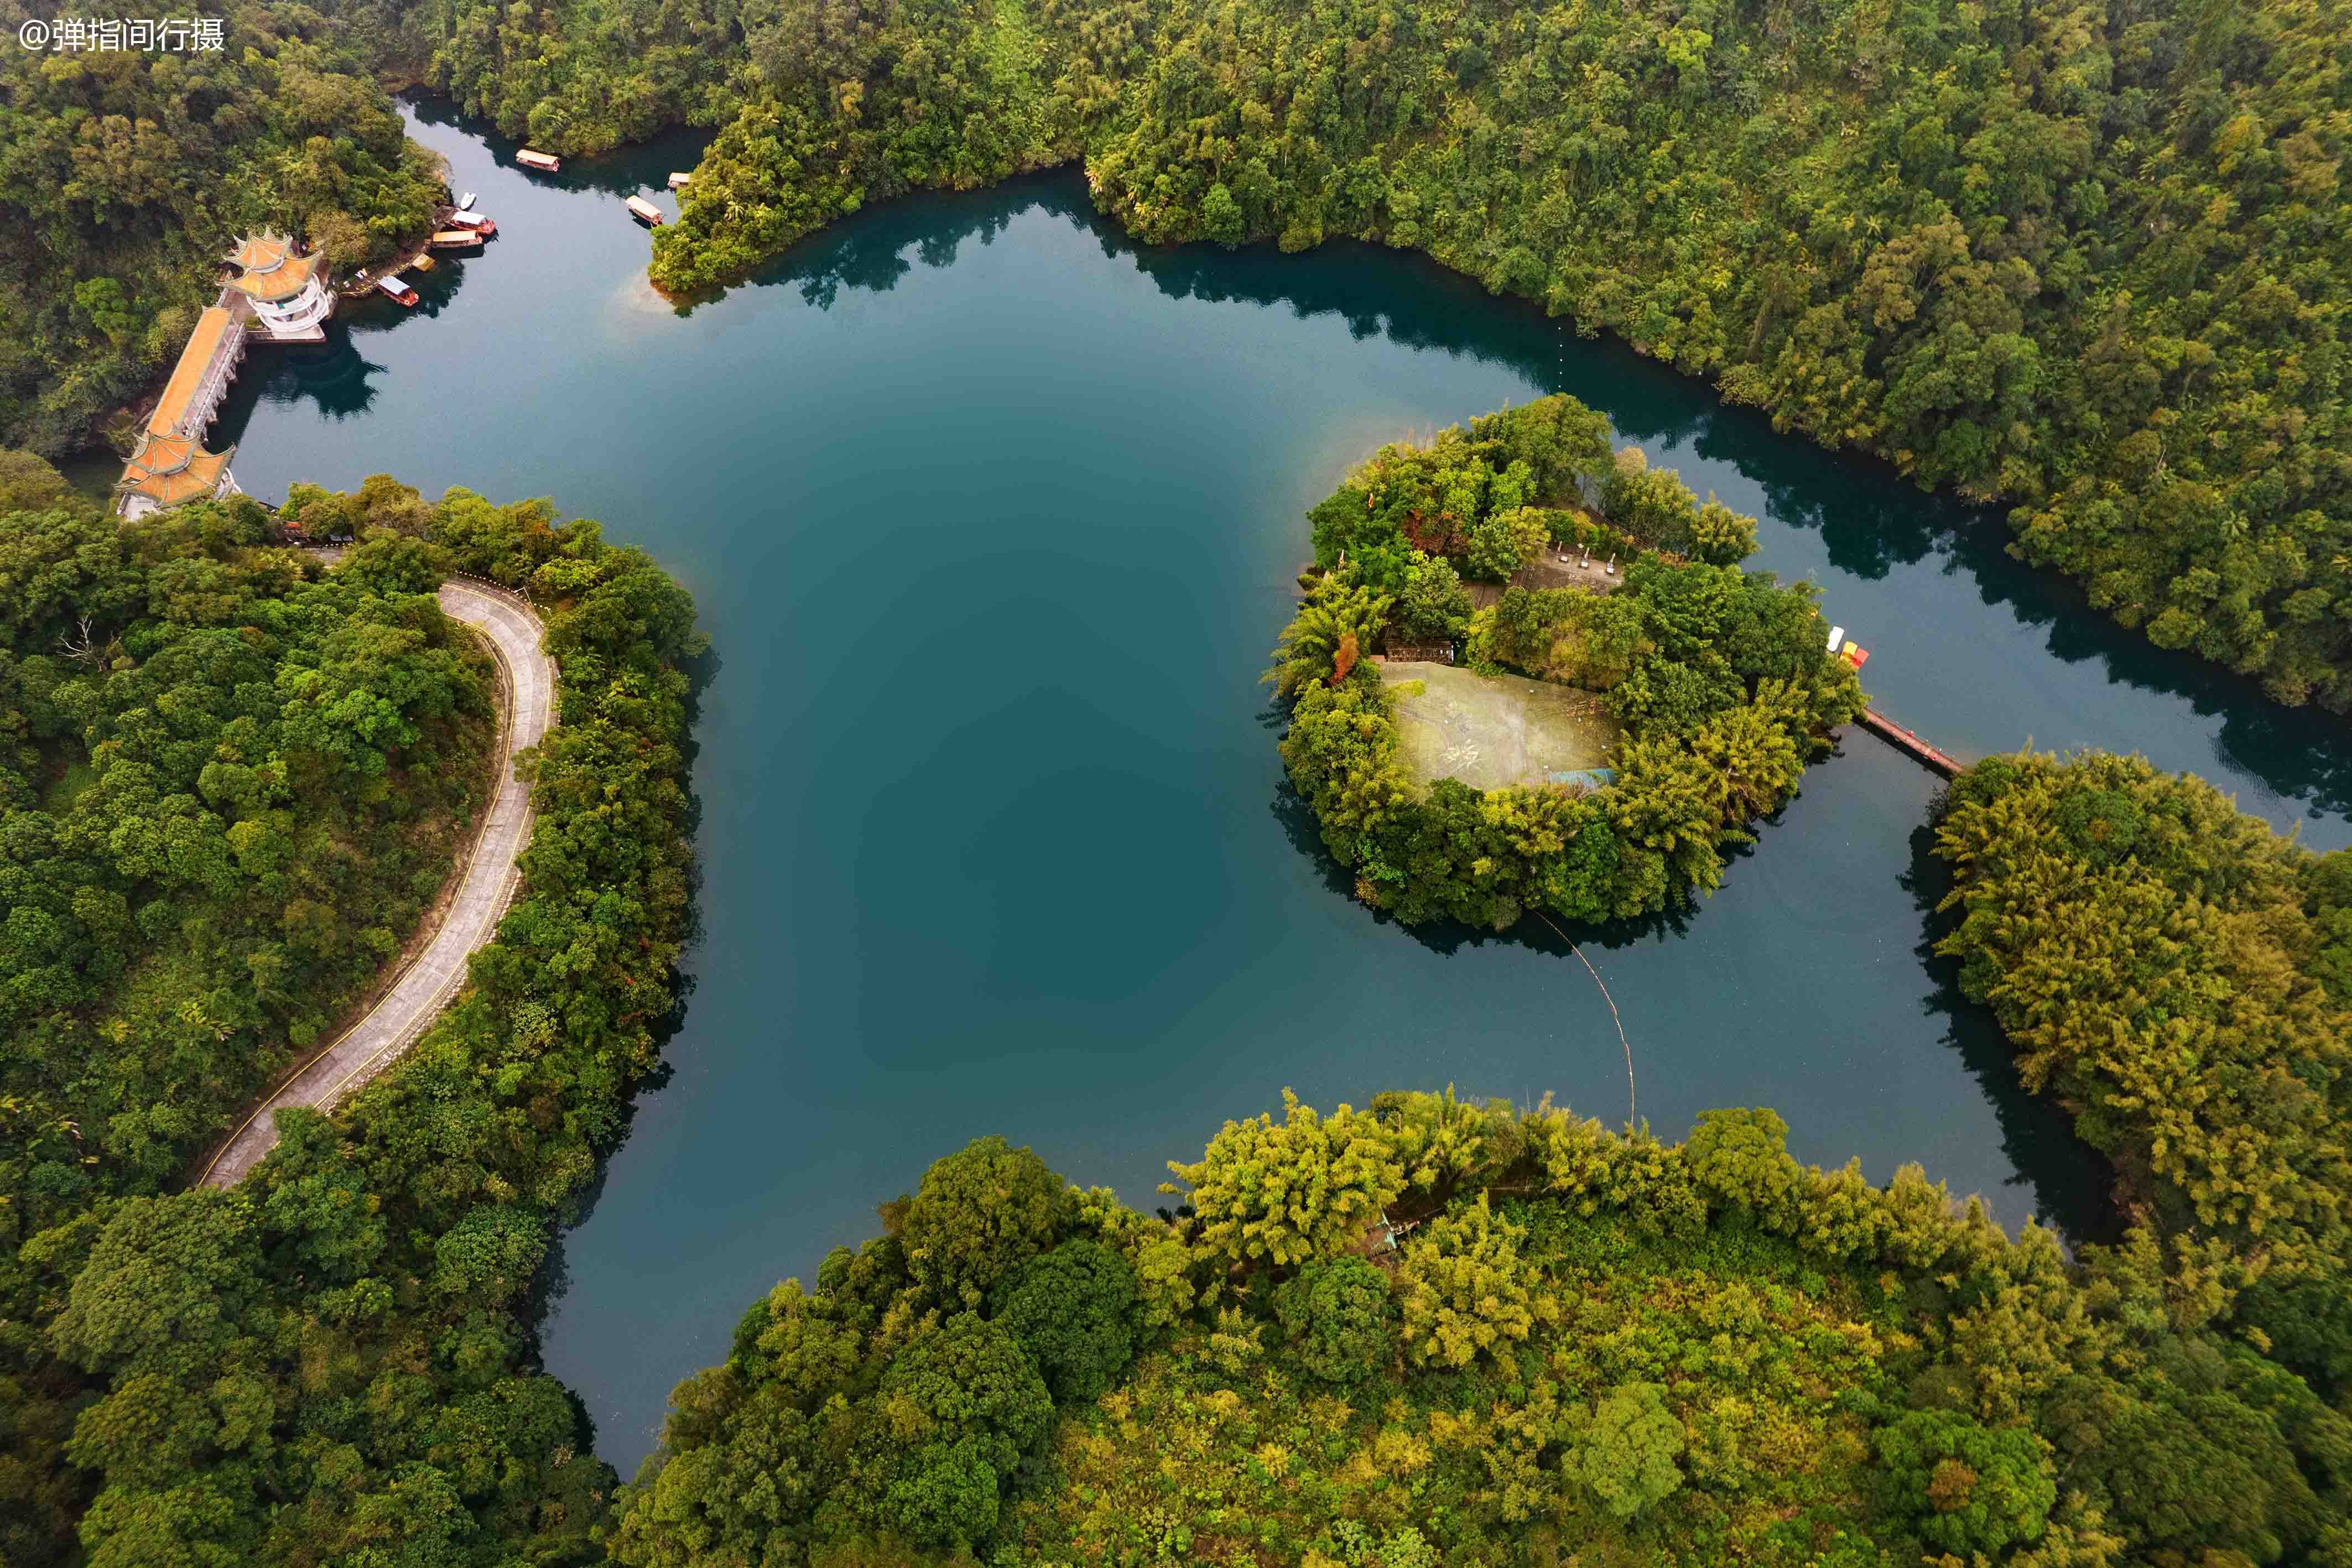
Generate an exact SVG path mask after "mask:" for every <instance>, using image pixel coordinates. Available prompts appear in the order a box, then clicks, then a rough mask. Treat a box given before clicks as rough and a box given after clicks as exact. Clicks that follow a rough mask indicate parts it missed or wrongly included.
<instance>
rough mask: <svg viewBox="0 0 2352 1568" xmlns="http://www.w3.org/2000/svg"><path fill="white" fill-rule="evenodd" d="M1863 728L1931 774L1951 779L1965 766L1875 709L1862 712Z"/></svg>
mask: <svg viewBox="0 0 2352 1568" xmlns="http://www.w3.org/2000/svg"><path fill="white" fill-rule="evenodd" d="M1862 726H1863V727H1864V729H1867V730H1869V731H1870V732H1871V734H1873V735H1874V736H1876V737H1878V738H1879V739H1881V740H1883V741H1885V742H1886V744H1887V745H1889V746H1891V747H1895V750H1897V751H1900V752H1903V753H1905V754H1906V755H1907V756H1909V757H1910V758H1911V759H1912V760H1913V761H1914V762H1916V763H1918V764H1919V765H1920V766H1921V767H1923V768H1927V770H1928V771H1929V772H1930V773H1937V774H1941V775H1942V776H1943V777H1944V778H1947V779H1949V778H1951V777H1952V776H1953V775H1954V774H1956V773H1958V772H1959V771H1960V769H1961V768H1962V767H1963V766H1964V764H1962V763H1961V762H1960V761H1959V760H1958V758H1953V757H1950V756H1948V755H1946V754H1945V753H1944V752H1942V751H1939V750H1937V748H1936V747H1932V746H1930V745H1928V744H1927V742H1926V741H1924V740H1922V739H1920V738H1919V737H1918V736H1917V734H1916V733H1915V732H1913V731H1911V730H1907V729H1906V728H1904V727H1902V726H1901V725H1899V724H1896V723H1895V721H1894V720H1893V719H1891V718H1888V717H1887V716H1885V714H1882V713H1879V712H1877V711H1876V710H1875V709H1873V708H1864V709H1863V710H1862Z"/></svg>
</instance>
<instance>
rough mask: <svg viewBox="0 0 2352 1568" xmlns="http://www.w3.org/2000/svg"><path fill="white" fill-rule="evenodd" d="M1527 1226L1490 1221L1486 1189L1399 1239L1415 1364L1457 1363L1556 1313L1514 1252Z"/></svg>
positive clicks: (1400, 1280) (1492, 1350) (1524, 1333)
mask: <svg viewBox="0 0 2352 1568" xmlns="http://www.w3.org/2000/svg"><path fill="white" fill-rule="evenodd" d="M1526 1237H1527V1231H1526V1230H1525V1229H1523V1228H1520V1227H1518V1226H1516V1225H1513V1224H1512V1223H1511V1222H1510V1221H1509V1220H1507V1219H1497V1218H1496V1217H1495V1212H1494V1209H1493V1207H1491V1206H1490V1205H1489V1204H1488V1203H1487V1201H1486V1194H1485V1193H1483V1192H1482V1193H1480V1194H1479V1195H1478V1201H1477V1202H1476V1203H1475V1204H1474V1205H1472V1206H1471V1207H1467V1208H1464V1209H1460V1210H1457V1211H1455V1212H1454V1213H1451V1214H1445V1215H1442V1216H1440V1217H1439V1218H1436V1219H1433V1220H1432V1221H1430V1222H1429V1223H1428V1224H1427V1225H1426V1226H1423V1228H1421V1230H1420V1231H1419V1232H1418V1233H1417V1234H1416V1235H1414V1236H1413V1237H1412V1239H1411V1240H1410V1241H1408V1242H1406V1243H1405V1246H1404V1261H1403V1263H1402V1265H1401V1266H1400V1267H1399V1268H1398V1270H1397V1294H1398V1300H1399V1301H1400V1303H1401V1305H1402V1308H1403V1311H1404V1337H1405V1354H1407V1355H1408V1356H1410V1357H1412V1360H1413V1361H1414V1362H1415V1363H1416V1364H1420V1365H1423V1366H1427V1365H1432V1364H1435V1365H1439V1366H1452V1367H1463V1366H1467V1365H1469V1364H1471V1362H1473V1361H1475V1360H1476V1359H1477V1357H1478V1356H1479V1354H1481V1353H1482V1352H1483V1353H1486V1354H1496V1352H1497V1351H1498V1350H1500V1349H1501V1348H1502V1347H1503V1346H1505V1345H1507V1343H1511V1342H1514V1341H1517V1340H1523V1339H1525V1338H1527V1337H1528V1333H1531V1332H1532V1331H1533V1330H1534V1328H1535V1326H1536V1324H1537V1323H1538V1322H1554V1321H1556V1320H1557V1319H1558V1318H1559V1301H1556V1300H1554V1299H1553V1298H1552V1297H1551V1296H1549V1295H1548V1294H1546V1293H1545V1292H1544V1291H1541V1290H1540V1289H1538V1287H1537V1281H1536V1273H1535V1270H1534V1268H1533V1267H1532V1266H1530V1265H1529V1264H1528V1262H1527V1261H1526V1260H1524V1259H1522V1258H1521V1257H1520V1256H1519V1245H1518V1244H1519V1243H1520V1242H1521V1241H1522V1240H1524V1239H1526Z"/></svg>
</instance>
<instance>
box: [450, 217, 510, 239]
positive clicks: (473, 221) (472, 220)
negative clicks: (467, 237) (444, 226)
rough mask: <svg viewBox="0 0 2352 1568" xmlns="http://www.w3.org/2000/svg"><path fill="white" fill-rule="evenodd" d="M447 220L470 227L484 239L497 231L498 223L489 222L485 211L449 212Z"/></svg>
mask: <svg viewBox="0 0 2352 1568" xmlns="http://www.w3.org/2000/svg"><path fill="white" fill-rule="evenodd" d="M449 221H450V222H451V223H453V224H456V225H457V226H458V227H460V228H468V229H472V230H473V231H474V232H475V233H476V234H478V235H481V236H482V237H483V238H484V239H488V238H489V237H490V236H491V235H494V234H496V233H498V232H499V225H496V224H494V223H492V222H490V219H489V214H487V213H451V214H449Z"/></svg>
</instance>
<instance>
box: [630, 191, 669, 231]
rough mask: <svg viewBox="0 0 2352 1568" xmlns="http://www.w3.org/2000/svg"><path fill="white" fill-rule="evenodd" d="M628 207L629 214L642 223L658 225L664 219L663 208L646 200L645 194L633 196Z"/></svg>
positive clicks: (649, 225)
mask: <svg viewBox="0 0 2352 1568" xmlns="http://www.w3.org/2000/svg"><path fill="white" fill-rule="evenodd" d="M628 208H629V215H630V216H631V217H633V218H635V219H636V220H637V222H639V223H641V224H644V225H647V226H648V227H651V226H653V225H658V224H659V223H660V222H661V221H662V210H661V209H660V208H659V207H657V206H655V205H654V204H652V203H651V202H648V201H646V199H645V198H644V197H643V196H631V197H630V198H629V201H628Z"/></svg>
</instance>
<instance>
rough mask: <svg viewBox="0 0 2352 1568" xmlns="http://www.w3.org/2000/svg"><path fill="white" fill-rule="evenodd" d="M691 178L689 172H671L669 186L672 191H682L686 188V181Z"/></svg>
mask: <svg viewBox="0 0 2352 1568" xmlns="http://www.w3.org/2000/svg"><path fill="white" fill-rule="evenodd" d="M693 178H694V176H693V175H691V174H672V175H671V176H670V177H669V188H670V189H671V190H673V191H682V190H684V189H686V183H687V182H688V180H691V179H693Z"/></svg>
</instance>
